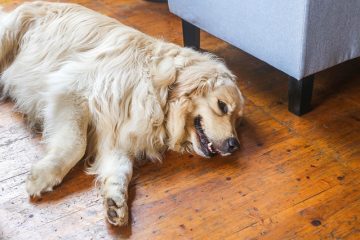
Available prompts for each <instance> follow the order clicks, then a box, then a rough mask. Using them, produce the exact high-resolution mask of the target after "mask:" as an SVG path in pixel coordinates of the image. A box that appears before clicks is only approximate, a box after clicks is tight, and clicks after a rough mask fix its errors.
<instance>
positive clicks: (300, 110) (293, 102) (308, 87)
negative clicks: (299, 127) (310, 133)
mask: <svg viewBox="0 0 360 240" xmlns="http://www.w3.org/2000/svg"><path fill="white" fill-rule="evenodd" d="M313 85H314V75H311V76H308V77H305V78H303V79H300V80H297V79H295V78H293V77H289V111H290V112H292V113H294V114H296V115H298V116H301V115H303V114H305V113H307V112H309V111H310V110H311V96H312V91H313Z"/></svg>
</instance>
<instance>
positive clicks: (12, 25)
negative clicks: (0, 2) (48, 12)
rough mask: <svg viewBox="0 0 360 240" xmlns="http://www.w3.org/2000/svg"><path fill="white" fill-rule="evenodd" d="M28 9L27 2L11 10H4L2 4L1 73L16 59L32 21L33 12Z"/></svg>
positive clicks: (0, 8)
mask: <svg viewBox="0 0 360 240" xmlns="http://www.w3.org/2000/svg"><path fill="white" fill-rule="evenodd" d="M26 10H27V6H26V4H23V5H21V6H19V7H17V8H16V9H15V10H13V11H11V12H5V11H3V7H1V6H0V74H2V73H3V71H4V70H5V69H6V67H7V66H9V65H10V64H11V63H12V61H13V60H14V59H15V57H16V55H17V52H18V49H19V44H20V43H21V39H22V36H23V35H24V33H25V32H26V30H27V28H28V26H29V24H30V23H31V14H29V13H28V11H26ZM0 81H1V80H0Z"/></svg>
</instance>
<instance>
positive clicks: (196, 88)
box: [167, 55, 244, 157]
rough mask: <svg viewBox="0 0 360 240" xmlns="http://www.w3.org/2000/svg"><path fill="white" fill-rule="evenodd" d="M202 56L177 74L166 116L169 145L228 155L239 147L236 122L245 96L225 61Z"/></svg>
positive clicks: (178, 148)
mask: <svg viewBox="0 0 360 240" xmlns="http://www.w3.org/2000/svg"><path fill="white" fill-rule="evenodd" d="M203 57H204V58H202V59H200V60H198V61H194V62H192V63H189V64H188V65H187V66H186V67H184V68H183V69H181V70H180V71H179V72H178V74H177V80H176V82H175V84H174V86H173V90H172V92H171V95H170V103H169V111H168V116H167V130H168V134H169V136H170V140H169V147H170V148H171V149H173V150H175V151H183V150H188V151H194V152H195V153H197V154H198V155H200V156H204V157H212V156H214V155H216V154H220V155H222V156H226V155H229V154H231V153H233V152H234V151H235V150H236V149H238V148H239V144H240V143H239V139H238V137H237V133H236V124H237V120H239V119H240V117H241V116H242V113H243V104H244V100H243V97H242V94H241V92H240V90H239V88H238V87H237V85H236V83H235V76H234V75H233V74H232V73H231V72H230V71H229V70H228V69H227V67H226V66H225V64H224V63H223V62H221V61H219V60H217V59H215V58H214V57H212V56H210V55H205V56H203Z"/></svg>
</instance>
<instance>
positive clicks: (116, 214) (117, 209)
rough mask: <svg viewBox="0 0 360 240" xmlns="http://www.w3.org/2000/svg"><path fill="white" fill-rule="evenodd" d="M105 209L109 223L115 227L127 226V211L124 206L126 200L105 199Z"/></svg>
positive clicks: (118, 198)
mask: <svg viewBox="0 0 360 240" xmlns="http://www.w3.org/2000/svg"><path fill="white" fill-rule="evenodd" d="M105 209H106V216H107V219H108V221H109V223H111V224H113V225H115V226H124V225H127V224H128V218H129V214H128V211H129V210H128V206H127V204H126V198H122V197H117V198H106V199H105Z"/></svg>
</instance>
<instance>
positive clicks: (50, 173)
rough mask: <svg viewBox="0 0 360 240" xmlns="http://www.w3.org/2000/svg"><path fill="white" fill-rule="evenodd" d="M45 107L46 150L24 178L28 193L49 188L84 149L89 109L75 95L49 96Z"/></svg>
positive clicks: (34, 193) (36, 193)
mask: <svg viewBox="0 0 360 240" xmlns="http://www.w3.org/2000/svg"><path fill="white" fill-rule="evenodd" d="M49 102H50V104H48V105H47V107H46V109H45V114H44V115H45V119H44V135H45V136H44V138H45V143H46V154H45V157H44V158H43V159H41V160H40V161H38V162H36V163H35V164H34V165H33V166H32V168H31V171H30V174H29V176H28V178H27V182H26V189H27V192H28V193H29V194H30V195H36V196H38V195H40V193H41V192H46V191H51V190H52V188H53V187H54V186H55V185H57V184H59V183H60V182H61V181H62V179H63V178H64V176H65V175H66V174H67V173H68V172H69V171H70V169H71V168H72V167H74V166H75V164H76V163H77V162H78V161H79V160H80V159H81V158H82V157H83V155H84V153H85V149H86V140H87V127H88V118H89V116H88V109H87V105H86V104H85V103H81V102H80V103H79V102H77V99H76V98H69V97H67V98H64V97H58V98H55V97H54V98H52V99H51V101H49Z"/></svg>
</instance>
